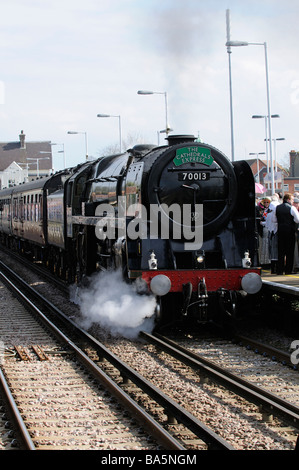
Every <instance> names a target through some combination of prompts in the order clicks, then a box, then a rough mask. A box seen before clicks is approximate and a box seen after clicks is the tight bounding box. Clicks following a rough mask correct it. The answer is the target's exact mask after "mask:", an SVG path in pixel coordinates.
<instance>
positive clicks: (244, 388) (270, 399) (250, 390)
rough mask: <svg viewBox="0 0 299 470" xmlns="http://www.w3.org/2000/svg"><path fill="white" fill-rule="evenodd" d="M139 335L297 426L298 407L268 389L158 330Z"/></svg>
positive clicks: (298, 422) (298, 424)
mask: <svg viewBox="0 0 299 470" xmlns="http://www.w3.org/2000/svg"><path fill="white" fill-rule="evenodd" d="M141 336H142V337H143V338H145V339H147V340H148V341H149V342H151V343H154V344H156V345H157V346H158V347H160V348H161V349H163V350H164V351H165V350H166V351H168V352H169V353H170V354H171V355H173V356H175V357H177V358H178V359H179V360H181V361H182V362H184V363H185V364H188V365H190V366H192V367H195V368H197V369H200V370H201V371H202V372H203V373H204V374H206V375H207V376H211V377H212V378H213V379H214V380H216V381H217V382H220V383H221V384H223V385H224V386H225V387H226V388H229V389H230V390H232V391H234V392H235V393H237V394H238V395H242V396H243V397H244V398H246V399H247V400H249V401H250V402H253V403H255V404H257V405H258V406H260V405H262V406H263V409H264V410H265V411H266V410H267V411H269V413H271V414H272V413H275V412H276V413H277V414H278V415H280V416H282V417H283V418H284V419H287V420H288V421H290V422H291V423H292V425H293V426H296V427H299V407H298V406H296V405H294V404H293V403H290V402H288V401H286V400H284V399H282V398H280V397H278V396H277V395H274V394H273V393H271V392H268V391H267V390H265V389H263V388H261V387H258V386H256V385H254V384H252V383H251V382H249V381H247V380H245V379H243V378H241V377H239V376H237V375H234V374H233V373H231V372H229V371H227V370H226V369H224V368H223V367H221V366H218V365H217V364H215V363H214V362H212V361H209V360H208V359H205V358H204V357H202V356H200V355H198V354H195V353H193V352H192V351H188V350H187V349H185V348H183V347H182V346H180V345H178V344H176V343H175V342H173V341H172V340H170V339H168V338H165V337H163V336H161V335H159V334H158V333H156V334H155V335H150V334H149V333H145V332H142V333H141Z"/></svg>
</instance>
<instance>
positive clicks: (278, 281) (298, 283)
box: [262, 269, 299, 298]
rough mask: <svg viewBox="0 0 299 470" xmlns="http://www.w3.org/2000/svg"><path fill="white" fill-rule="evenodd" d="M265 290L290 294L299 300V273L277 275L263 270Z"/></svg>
mask: <svg viewBox="0 0 299 470" xmlns="http://www.w3.org/2000/svg"><path fill="white" fill-rule="evenodd" d="M262 280H263V288H266V289H270V290H273V291H278V292H281V293H285V294H290V295H293V296H295V297H298V298H299V273H296V274H285V275H277V274H271V271H270V270H267V269H263V270H262Z"/></svg>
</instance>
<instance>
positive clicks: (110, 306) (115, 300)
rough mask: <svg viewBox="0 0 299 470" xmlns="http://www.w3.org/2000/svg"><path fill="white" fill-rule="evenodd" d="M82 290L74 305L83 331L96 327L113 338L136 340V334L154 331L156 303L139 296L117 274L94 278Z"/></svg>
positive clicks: (99, 275)
mask: <svg viewBox="0 0 299 470" xmlns="http://www.w3.org/2000/svg"><path fill="white" fill-rule="evenodd" d="M90 281H91V282H90V284H89V286H88V287H86V288H79V290H78V291H77V294H76V303H78V304H79V306H80V309H81V314H82V319H81V322H80V323H81V326H82V327H83V328H85V329H88V328H90V327H91V326H93V325H95V324H97V325H99V326H101V327H102V328H104V329H105V330H107V331H108V332H109V333H110V334H111V335H113V336H118V335H119V336H123V337H125V338H129V339H134V338H137V336H138V334H139V332H140V331H141V330H142V331H147V332H151V331H152V329H153V327H154V311H155V306H156V300H155V297H153V296H148V295H139V294H138V293H137V291H136V286H135V285H131V284H126V283H125V282H124V281H123V279H122V274H121V272H120V271H109V272H105V273H104V272H102V273H98V274H96V275H95V276H94V277H92V278H91V280H90Z"/></svg>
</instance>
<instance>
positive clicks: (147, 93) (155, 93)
mask: <svg viewBox="0 0 299 470" xmlns="http://www.w3.org/2000/svg"><path fill="white" fill-rule="evenodd" d="M137 94H138V95H164V100H165V119H166V127H165V129H164V130H163V131H160V132H165V133H166V136H168V134H169V132H170V131H171V130H172V129H170V127H169V125H168V104H167V92H166V91H148V90H139V91H137Z"/></svg>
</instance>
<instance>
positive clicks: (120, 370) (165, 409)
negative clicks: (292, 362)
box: [54, 308, 297, 449]
mask: <svg viewBox="0 0 299 470" xmlns="http://www.w3.org/2000/svg"><path fill="white" fill-rule="evenodd" d="M54 310H55V308H54ZM55 315H60V314H59V313H56V314H55ZM80 335H81V333H80ZM89 336H90V335H88V334H86V332H84V336H83V337H84V339H82V337H81V341H83V342H85V343H86V344H87V341H88V340H89ZM93 341H94V340H93ZM120 343H121V342H120ZM95 344H96V345H95V346H93V347H90V345H89V346H85V352H86V353H87V354H88V355H89V357H93V356H94V357H93V359H94V360H96V361H97V363H99V361H100V362H101V368H102V369H103V370H105V372H106V373H107V375H110V376H111V377H113V378H114V380H116V382H117V383H118V385H119V387H121V388H124V389H126V390H127V392H128V394H130V395H131V396H135V397H136V396H137V397H138V398H137V400H139V402H140V403H141V406H142V407H145V408H146V407H148V412H149V413H150V414H151V413H153V414H154V415H155V417H157V418H158V419H159V420H160V422H162V423H163V425H165V427H166V428H167V429H170V430H171V433H172V435H173V436H175V438H177V437H179V439H182V436H184V438H183V441H184V445H186V443H188V442H189V443H188V444H187V445H186V447H187V448H191V449H192V448H200V449H201V448H213V446H214V445H215V442H216V441H215V442H213V440H212V439H211V437H209V438H208V439H207V437H206V436H204V432H205V431H207V432H208V434H207V435H210V436H212V437H213V438H214V436H215V438H217V435H220V437H222V441H223V443H226V445H225V448H234V447H236V448H246V447H243V446H244V443H242V442H241V440H240V441H238V443H237V445H236V446H235V442H234V437H233V436H230V438H229V439H228V438H227V437H228V434H229V432H227V430H225V432H224V431H223V429H222V430H220V432H219V433H218V431H217V429H216V430H215V429H214V427H213V426H210V425H209V422H208V424H205V423H206V422H207V421H205V419H203V416H202V415H201V414H199V415H198V414H196V413H195V412H194V411H193V406H189V405H190V403H188V405H186V404H184V403H183V402H181V401H180V399H177V398H176V395H175V393H173V394H172V392H175V391H176V383H175V380H174V381H173V382H171V384H170V385H169V386H168V387H167V384H166V383H164V384H163V380H162V383H161V382H159V381H158V380H156V378H157V377H156V376H158V374H159V373H160V370H159V368H160V366H159V365H156V366H154V367H156V369H155V372H154V373H153V376H147V375H146V374H145V377H148V378H147V379H146V380H145V379H144V377H142V382H143V385H142V386H141V385H140V383H141V382H140V383H139V384H138V381H139V380H140V377H139V376H138V374H136V371H138V370H141V371H142V376H143V375H144V371H143V367H141V366H140V364H142V365H143V362H145V359H144V358H143V357H142V356H140V360H139V364H137V361H138V354H139V349H138V348H140V344H139V345H138V347H136V351H137V350H138V352H135V349H134V348H135V345H134V346H133V349H132V350H133V352H131V353H130V351H129V348H128V343H126V342H125V344H126V345H125V346H124V349H120V353H119V354H117V355H121V356H122V357H126V358H127V357H129V356H130V360H128V363H130V364H131V366H130V367H127V364H121V365H120V366H119V365H116V364H117V362H118V358H115V357H114V356H116V354H112V355H111V353H110V351H108V350H107V351H106V349H108V348H105V347H103V345H102V344H101V345H99V343H98V342H97V340H96V342H95ZM109 349H110V344H109ZM116 349H117V348H116ZM116 349H114V351H115V350H116ZM141 349H142V346H141ZM155 349H156V346H155ZM157 349H160V346H159V348H157ZM125 351H127V353H128V354H127V356H125ZM142 352H144V351H142ZM140 354H141V353H140ZM151 355H152V356H153V357H154V356H155V355H156V350H155V351H154V350H152V351H151ZM168 355H169V357H170V356H171V354H168ZM108 356H111V357H112V360H111V359H109V360H108ZM126 360H127V359H126ZM154 360H155V359H154ZM130 361H131V362H130ZM165 362H166V361H165ZM167 364H168V363H167ZM168 367H169V370H171V369H174V368H177V370H178V371H179V372H178V373H179V375H181V376H182V375H185V371H184V370H183V369H182V367H181V366H177V365H173V364H172V362H171V359H169V365H168ZM189 367H190V366H189ZM157 368H158V369H157ZM161 370H162V374H163V367H161ZM196 374H197V377H198V373H195V375H194V373H193V375H192V378H190V379H188V378H187V379H184V380H185V381H186V382H187V383H188V380H189V381H191V382H192V387H193V382H194V385H196V379H194V377H196ZM139 375H141V374H139ZM136 376H137V385H138V387H136V385H134V382H135V383H136V379H135V377H136ZM205 376H206V374H201V376H200V379H199V377H198V382H200V380H201V383H202V385H203V384H205V382H206V377H205ZM152 379H155V380H152ZM151 381H153V382H154V383H156V388H157V386H158V387H160V388H161V390H164V388H163V387H164V386H165V385H166V387H165V390H164V395H165V396H166V398H167V399H169V398H171V399H170V400H168V404H167V402H165V401H163V400H164V397H162V398H159V400H157V401H158V408H156V405H154V404H153V403H151V402H149V401H148V399H147V403H146V404H145V402H146V398H145V397H146V396H147V397H148V396H149V394H148V392H147V389H146V387H147V385H148V384H147V382H151ZM164 382H166V381H164ZM191 382H190V383H191ZM196 386H197V385H196ZM169 387H170V388H169ZM218 387H219V385H217V391H215V390H216V388H214V389H213V392H212V393H213V394H218V393H219V392H218ZM136 388H137V389H138V388H139V390H140V388H141V389H142V388H143V394H144V395H143V397H142V398H141V394H140V391H136ZM189 388H190V387H189ZM170 392H171V393H170ZM200 392H201V391H200V390H198V392H197V393H198V394H199V393H200ZM155 393H156V391H155V392H154V395H155ZM181 393H182V395H184V393H185V392H181ZM186 396H187V392H186ZM236 396H237V393H236ZM155 400H156V397H154V398H152V402H154V401H155ZM200 400H201V397H200V395H198V401H200ZM177 401H178V402H180V403H181V405H180V406H181V408H182V409H184V412H186V411H187V413H186V415H192V414H195V418H196V419H197V421H200V422H201V431H200V432H198V430H196V429H195V431H197V434H196V432H195V433H193V431H194V428H193V429H192V427H189V430H186V429H185V430H182V425H181V424H179V423H180V420H181V416H180V413H178V412H176V413H174V412H173V410H172V409H171V405H172V403H171V402H173V403H175V402H177ZM169 402H170V403H171V405H169ZM255 403H256V404H255V405H254V406H255V408H254V409H252V410H251V411H249V413H248V414H249V415H250V414H252V415H255V416H257V419H258V421H262V418H261V417H262V415H263V416H264V417H265V416H270V415H274V416H275V414H276V411H275V412H273V409H272V408H271V406H272V405H269V403H268V402H267V403H266V404H265V403H264V404H263V411H264V412H265V413H261V412H260V411H261V410H260V408H259V407H260V404H257V402H255ZM191 404H192V403H191ZM159 407H160V408H159ZM206 408H207V409H208V407H206ZM216 408H217V405H216ZM240 410H241V407H240ZM221 413H222V414H223V413H226V412H223V411H221ZM240 413H241V414H240V419H239V421H241V420H242V415H243V411H240ZM296 413H297V411H295V414H296ZM203 414H204V413H203ZM215 415H216V410H215ZM161 416H163V418H162V419H161ZM199 418H200V419H199ZM184 419H185V418H184ZM216 419H217V418H216ZM219 419H220V421H221V420H222V418H219ZM290 419H291V424H290V420H288V425H286V426H283V425H282V424H278V423H277V424H276V418H274V427H275V431H274V432H272V435H273V436H274V435H276V431H277V437H275V436H274V441H275V440H276V439H280V438H279V437H278V436H279V435H281V434H282V435H283V437H282V438H281V439H282V441H285V445H283V446H282V447H281V446H279V447H278V448H287V449H292V448H294V447H295V443H296V438H297V434H296V433H297V431H296V429H297V428H296V426H297V424H296V423H295V425H293V424H294V422H293V419H295V420H296V421H297V415H296V416H291V417H290ZM224 422H225V420H224V419H223V424H224ZM221 424H222V423H221ZM245 424H246V423H245ZM193 426H194V425H193ZM224 426H225V424H224ZM241 426H244V422H243V423H242V424H241ZM267 426H268V425H265V426H264V424H262V427H267ZM272 429H274V428H273V425H272ZM203 430H204V432H203ZM284 430H286V432H285V433H284V432H283V431H284ZM211 431H212V432H211ZM221 431H222V432H221ZM281 431H282V432H281ZM259 432H261V431H260V430H259ZM262 432H263V431H262ZM266 432H268V433H269V432H270V434H271V430H270V431H269V430H268V429H266ZM192 433H193V434H192ZM209 433H210V434H209ZM245 433H246V431H245ZM232 434H233V431H232ZM286 435H287V436H286ZM271 439H272V437H271ZM200 441H201V443H200ZM181 442H182V441H181ZM204 442H206V443H205V444H204ZM258 444H259V443H258ZM263 445H264V444H261V446H262V448H264V447H263ZM250 448H261V447H255V445H254V443H253V444H252V446H251V447H250ZM265 448H267V446H265ZM270 448H272V449H273V448H274V449H275V448H276V446H275V444H274V447H273V446H272V447H271V446H270Z"/></svg>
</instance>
